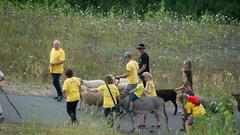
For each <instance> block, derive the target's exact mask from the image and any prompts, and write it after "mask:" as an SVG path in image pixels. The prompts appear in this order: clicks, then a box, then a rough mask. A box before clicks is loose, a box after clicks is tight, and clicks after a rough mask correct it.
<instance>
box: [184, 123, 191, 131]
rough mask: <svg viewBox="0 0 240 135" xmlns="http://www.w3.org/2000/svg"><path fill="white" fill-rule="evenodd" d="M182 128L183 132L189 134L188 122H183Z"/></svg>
mask: <svg viewBox="0 0 240 135" xmlns="http://www.w3.org/2000/svg"><path fill="white" fill-rule="evenodd" d="M184 127H185V130H186V132H187V134H188V133H189V127H190V125H189V123H188V121H185V123H184Z"/></svg>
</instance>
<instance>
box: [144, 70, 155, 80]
mask: <svg viewBox="0 0 240 135" xmlns="http://www.w3.org/2000/svg"><path fill="white" fill-rule="evenodd" d="M143 76H144V77H145V76H146V77H148V78H150V79H151V80H153V77H152V75H151V74H150V73H149V72H144V73H143Z"/></svg>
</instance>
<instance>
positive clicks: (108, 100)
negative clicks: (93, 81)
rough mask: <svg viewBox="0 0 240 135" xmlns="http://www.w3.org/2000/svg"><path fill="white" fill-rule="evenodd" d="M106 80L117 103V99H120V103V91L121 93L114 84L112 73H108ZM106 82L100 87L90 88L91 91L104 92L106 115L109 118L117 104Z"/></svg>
mask: <svg viewBox="0 0 240 135" xmlns="http://www.w3.org/2000/svg"><path fill="white" fill-rule="evenodd" d="M104 80H105V82H106V84H107V85H108V87H109V89H110V91H111V93H112V96H113V98H114V101H115V103H117V101H118V103H120V93H119V90H118V88H117V86H116V85H115V84H114V80H113V77H112V75H106V76H105V79H104ZM106 84H103V85H101V86H99V87H98V88H92V89H89V91H91V92H103V108H104V115H105V117H106V118H107V117H108V116H109V115H110V114H111V113H112V112H113V110H114V107H115V105H114V103H113V99H112V97H111V95H110V93H109V91H108V88H107V86H106ZM116 99H117V100H116Z"/></svg>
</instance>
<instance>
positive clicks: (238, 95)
mask: <svg viewBox="0 0 240 135" xmlns="http://www.w3.org/2000/svg"><path fill="white" fill-rule="evenodd" d="M232 95H233V96H234V98H235V99H236V100H237V109H238V111H239V112H240V94H233V93H232Z"/></svg>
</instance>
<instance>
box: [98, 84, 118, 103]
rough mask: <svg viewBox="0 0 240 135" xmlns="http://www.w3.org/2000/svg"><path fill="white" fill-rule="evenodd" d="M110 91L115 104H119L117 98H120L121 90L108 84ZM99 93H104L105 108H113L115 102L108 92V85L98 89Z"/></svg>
mask: <svg viewBox="0 0 240 135" xmlns="http://www.w3.org/2000/svg"><path fill="white" fill-rule="evenodd" d="M108 87H109V89H110V90H111V93H112V95H113V98H114V101H115V103H117V100H116V97H117V96H119V95H120V94H119V90H118V88H117V86H116V85H115V84H108ZM97 91H98V92H103V108H112V107H114V103H113V100H112V98H111V95H110V93H109V91H108V88H107V86H106V84H103V85H101V86H99V87H98V88H97Z"/></svg>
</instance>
